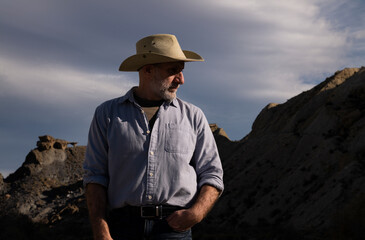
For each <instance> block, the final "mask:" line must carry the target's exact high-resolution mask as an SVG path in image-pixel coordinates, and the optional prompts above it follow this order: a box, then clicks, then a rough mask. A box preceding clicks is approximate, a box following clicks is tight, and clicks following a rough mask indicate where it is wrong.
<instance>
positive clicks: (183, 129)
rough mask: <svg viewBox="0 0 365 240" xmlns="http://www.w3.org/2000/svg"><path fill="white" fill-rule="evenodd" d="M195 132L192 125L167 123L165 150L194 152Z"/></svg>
mask: <svg viewBox="0 0 365 240" xmlns="http://www.w3.org/2000/svg"><path fill="white" fill-rule="evenodd" d="M195 142H196V140H195V134H194V133H193V132H192V130H191V128H190V126H186V125H178V124H176V123H167V124H165V150H166V151H167V152H169V153H183V154H187V153H192V152H194V147H195Z"/></svg>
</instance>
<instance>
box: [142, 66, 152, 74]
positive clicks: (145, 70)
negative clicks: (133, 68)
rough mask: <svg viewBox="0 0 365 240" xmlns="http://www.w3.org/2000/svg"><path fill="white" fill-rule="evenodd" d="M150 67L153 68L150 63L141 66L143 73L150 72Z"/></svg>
mask: <svg viewBox="0 0 365 240" xmlns="http://www.w3.org/2000/svg"><path fill="white" fill-rule="evenodd" d="M152 68H153V65H152V64H148V65H145V66H143V68H142V71H144V72H145V73H148V74H149V73H151V72H152Z"/></svg>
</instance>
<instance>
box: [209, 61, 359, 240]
mask: <svg viewBox="0 0 365 240" xmlns="http://www.w3.org/2000/svg"><path fill="white" fill-rule="evenodd" d="M234 144H235V146H234ZM218 146H220V144H218ZM230 146H231V151H227V150H226V149H222V151H221V155H222V159H223V165H224V169H225V185H226V191H225V193H224V195H223V196H222V198H221V199H220V201H219V202H218V204H217V206H216V208H215V209H214V212H212V214H211V215H210V217H209V222H210V226H214V229H215V231H217V234H219V233H222V232H227V230H228V229H230V230H229V232H231V233H232V234H234V236H236V237H237V236H240V237H243V236H245V235H246V236H247V235H248V234H249V230H251V231H252V234H253V235H254V236H255V237H258V236H262V238H263V239H267V238H265V236H270V235H269V234H270V233H271V234H273V235H275V234H283V235H280V236H279V239H284V238H285V234H286V235H288V237H287V238H288V239H304V238H303V236H305V234H306V235H307V236H306V237H307V238H305V239H310V238H309V236H312V237H313V239H334V236H337V237H338V238H336V239H362V238H363V236H364V230H361V229H364V227H365V222H364V219H365V68H361V69H344V70H343V71H339V72H336V74H335V75H334V76H332V77H330V78H328V79H326V80H325V81H324V82H322V83H321V84H319V85H318V86H316V87H314V88H313V89H311V90H309V91H307V92H303V93H302V94H300V95H298V96H296V97H294V98H292V99H290V100H288V101H287V102H286V103H284V104H269V105H268V106H267V107H265V108H264V109H263V110H262V112H261V113H260V114H259V115H258V117H257V118H256V120H255V122H254V124H253V127H252V131H251V132H250V134H249V135H248V136H246V137H245V138H244V139H243V140H241V141H240V142H239V143H231V145H230ZM225 148H227V145H226V146H225ZM228 148H229V147H228ZM227 213H229V214H227ZM263 229H266V230H265V231H262V230H263ZM277 237H278V236H277ZM227 239H228V238H227ZM269 239H270V238H269Z"/></svg>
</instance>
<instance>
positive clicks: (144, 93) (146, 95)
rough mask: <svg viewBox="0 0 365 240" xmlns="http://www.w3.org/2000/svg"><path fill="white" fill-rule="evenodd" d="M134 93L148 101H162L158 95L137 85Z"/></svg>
mask: <svg viewBox="0 0 365 240" xmlns="http://www.w3.org/2000/svg"><path fill="white" fill-rule="evenodd" d="M134 94H135V95H137V97H139V98H143V99H145V100H148V101H163V99H162V98H161V97H159V96H155V95H154V94H152V93H151V92H150V91H145V90H144V88H143V87H141V86H139V87H137V88H136V89H135V90H134Z"/></svg>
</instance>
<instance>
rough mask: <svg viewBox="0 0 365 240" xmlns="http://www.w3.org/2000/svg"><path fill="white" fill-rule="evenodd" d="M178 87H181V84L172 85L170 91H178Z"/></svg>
mask: <svg viewBox="0 0 365 240" xmlns="http://www.w3.org/2000/svg"><path fill="white" fill-rule="evenodd" d="M178 88H179V84H176V85H172V86H171V87H169V91H170V92H176V91H177V89H178Z"/></svg>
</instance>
